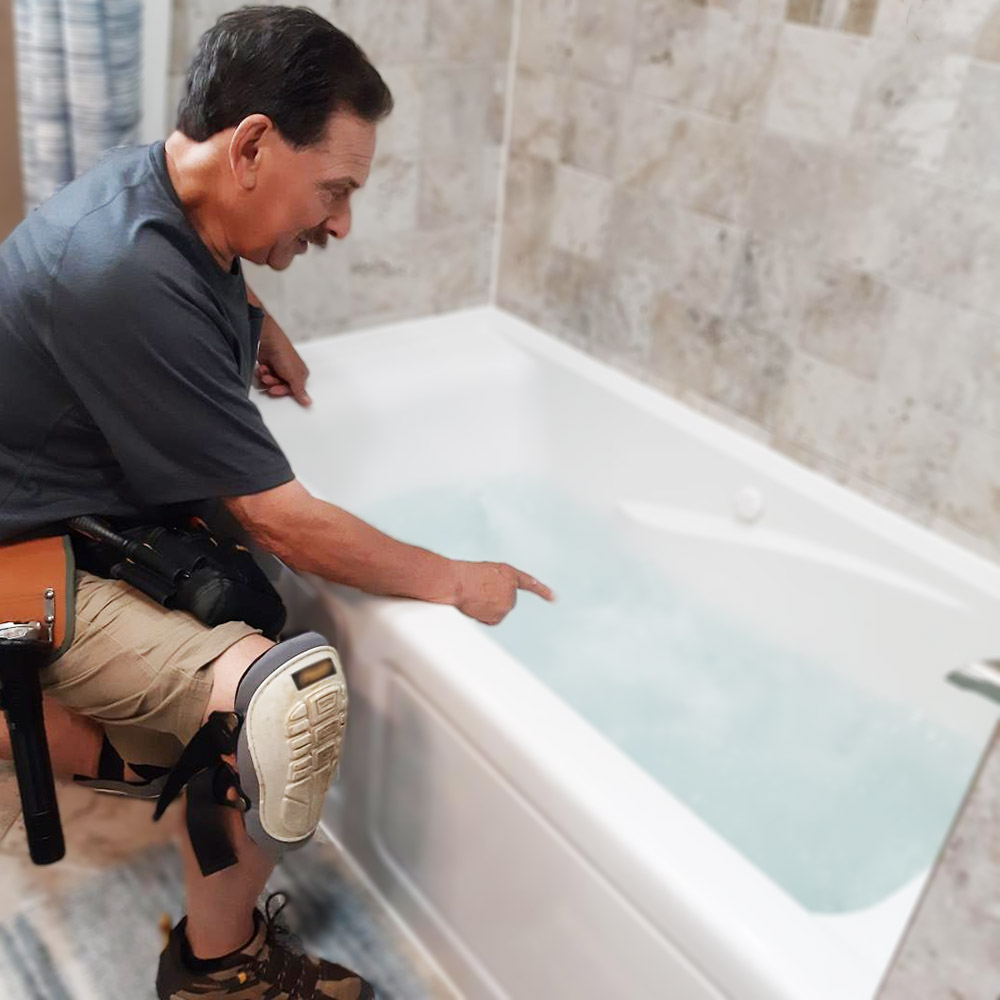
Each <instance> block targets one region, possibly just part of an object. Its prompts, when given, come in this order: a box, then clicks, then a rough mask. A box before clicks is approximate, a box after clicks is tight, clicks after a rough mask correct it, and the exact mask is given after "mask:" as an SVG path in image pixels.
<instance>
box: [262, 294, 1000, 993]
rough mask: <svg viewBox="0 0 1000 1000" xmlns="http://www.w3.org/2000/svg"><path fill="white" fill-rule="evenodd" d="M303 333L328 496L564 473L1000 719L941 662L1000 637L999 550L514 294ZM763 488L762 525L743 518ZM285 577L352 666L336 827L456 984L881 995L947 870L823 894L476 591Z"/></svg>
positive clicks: (802, 638)
mask: <svg viewBox="0 0 1000 1000" xmlns="http://www.w3.org/2000/svg"><path fill="white" fill-rule="evenodd" d="M303 354H304V356H305V359H306V361H307V363H308V364H309V366H310V368H311V370H312V380H311V392H312V396H313V399H314V401H315V402H314V404H313V407H312V409H311V410H310V411H308V412H306V411H302V410H301V409H299V408H298V407H296V406H295V405H294V404H292V403H290V402H288V401H273V400H264V401H263V402H262V410H263V412H264V415H265V418H266V420H267V423H268V425H269V426H270V427H271V429H272V430H273V432H274V434H275V435H276V437H277V439H278V440H279V442H280V443H281V445H282V446H283V447H284V448H285V450H286V452H287V454H288V455H289V458H290V459H291V461H292V464H293V467H294V468H295V470H296V472H297V474H298V476H299V477H300V478H301V479H302V480H303V482H304V483H305V484H306V485H307V486H308V487H309V488H310V489H311V490H312V491H313V492H314V493H315V494H316V495H318V496H320V497H322V498H324V499H326V500H329V501H331V502H333V503H336V504H338V505H341V506H343V507H345V508H347V509H348V510H352V511H361V510H362V509H363V508H364V507H366V506H368V505H369V504H371V503H372V502H373V501H376V500H381V499H383V498H385V497H389V496H393V495H401V494H406V493H409V492H410V491H413V490H417V489H420V488H422V487H430V486H439V485H441V484H448V483H463V482H475V481H479V480H482V479H484V478H487V477H493V476H496V475H506V474H509V475H521V474H524V475H531V476H533V477H536V478H541V479H547V480H549V481H552V482H554V483H556V484H558V485H559V486H560V487H561V488H563V489H566V490H569V491H572V492H574V493H576V494H577V495H582V496H585V497H587V498H588V500H589V501H591V502H594V503H598V504H600V505H602V506H604V507H606V508H607V510H608V511H610V512H614V513H615V516H618V517H620V518H624V519H625V520H626V521H627V522H628V523H629V524H631V525H632V530H634V531H635V532H637V533H639V535H640V536H641V538H642V540H643V545H644V547H645V549H646V551H647V552H648V553H649V554H650V555H651V557H652V558H654V559H657V560H660V561H661V562H662V564H663V565H664V566H669V568H670V570H671V573H672V575H673V576H674V577H675V578H677V577H678V575H680V577H681V579H682V580H683V581H684V585H685V586H686V587H688V588H690V590H691V591H692V592H693V593H703V594H705V595H706V597H710V598H711V600H712V601H713V602H715V603H717V604H720V605H722V606H724V607H728V608H730V609H731V610H732V611H733V613H734V614H736V615H739V616H741V617H743V618H746V617H749V618H752V619H753V620H754V621H755V622H757V623H758V624H759V626H760V628H761V629H762V630H764V631H766V632H768V633H773V634H775V635H776V636H780V638H781V640H782V641H783V642H785V643H790V644H793V645H795V646H796V647H801V648H802V649H804V650H806V651H816V650H817V649H818V650H820V651H822V652H823V653H824V654H826V655H827V656H828V657H829V658H830V659H831V660H832V661H833V662H835V663H836V664H837V668H838V669H842V670H844V671H846V672H848V673H849V674H850V675H851V679H852V680H853V681H854V682H856V683H857V684H858V685H859V686H861V687H862V688H865V689H867V690H870V691H871V692H872V693H873V695H875V696H878V697H888V698H891V699H896V700H899V701H902V702H903V703H905V704H906V705H908V706H911V707H912V708H913V709H914V710H916V711H920V712H923V713H925V714H926V715H927V716H929V717H931V718H933V719H935V720H936V721H937V722H939V723H940V724H941V725H942V726H944V727H948V728H950V729H953V730H956V731H959V732H961V733H964V734H967V735H968V736H969V737H970V738H971V739H973V740H976V741H978V745H982V744H983V743H984V742H985V740H986V737H987V735H988V732H989V730H990V727H991V725H992V723H993V721H994V713H993V712H992V711H991V710H990V708H989V707H988V706H987V705H986V704H985V703H982V702H980V701H978V700H977V699H975V698H972V697H970V696H968V695H964V694H962V693H959V692H956V691H954V690H952V689H951V688H949V687H948V686H947V685H946V684H945V683H944V681H943V676H944V674H945V673H946V672H947V670H948V669H949V668H951V667H952V666H954V665H956V664H957V663H958V662H961V661H963V660H964V659H967V658H970V657H978V656H983V655H987V654H992V655H995V654H996V653H997V652H998V649H997V638H998V636H997V632H998V629H997V626H996V608H997V604H996V601H997V598H998V597H1000V569H998V568H997V567H995V566H993V565H992V564H990V563H988V562H986V561H984V560H981V559H979V558H977V557H975V556H973V555H970V554H969V553H966V552H964V551H962V550H960V549H958V548H957V547H956V546H954V545H952V544H950V543H948V542H946V541H945V540H943V539H941V538H939V537H936V536H934V535H932V534H930V533H928V532H926V531H924V530H922V529H920V528H918V527H916V526H914V525H911V524H909V523H908V522H905V521H904V520H902V519H900V518H899V517H897V516H895V515H893V514H891V513H889V512H887V511H885V510H883V509H881V508H879V507H877V506H875V505H873V504H871V503H869V502H867V501H866V500H864V499H862V498H860V497H858V496H856V495H854V494H851V493H849V492H847V491H845V490H843V489H841V488H839V487H837V486H836V485H835V484H833V483H831V482H829V481H827V480H825V479H823V478H821V477H819V476H817V475H815V474H813V473H811V472H809V471H807V470H805V469H803V468H801V467H799V466H797V465H795V464H794V463H792V462H790V461H788V460H786V459H785V458H784V457H782V456H780V455H778V454H777V453H775V452H773V451H771V450H770V449H767V448H765V447H763V446H761V445H759V444H757V443H755V442H753V441H750V440H749V439H746V438H745V437H743V436H741V435H738V434H736V433H734V432H733V431H731V430H729V429H727V428H725V427H723V426H720V425H718V424H716V423H715V422H713V421H711V420H709V419H707V418H705V417H704V416H702V415H700V414H697V413H694V412H692V411H691V410H689V409H687V408H685V407H683V406H681V405H679V404H677V403H675V402H673V401H672V400H670V399H668V398H665V397H663V396H661V395H659V394H658V393H655V392H653V391H651V390H650V389H648V388H647V387H644V386H642V385H640V384H639V383H637V382H635V381H634V380H632V379H629V378H627V377H625V376H623V375H621V374H620V373H617V372H615V371H613V370H611V369H609V368H607V367H606V366H603V365H601V364H599V363H597V362H595V361H593V360H592V359H590V358H588V357H586V356H584V355H582V354H580V353H579V352H577V351H574V350H572V349H571V348H568V347H567V346H565V345H564V344H562V343H560V342H558V341H557V340H555V339H554V338H551V337H548V336H547V335H545V334H543V333H540V332H538V331H537V330H534V329H532V328H530V327H528V326H527V325H525V324H524V323H522V322H520V321H518V320H516V319H514V318H512V317H511V316H509V315H506V314H504V313H502V312H499V311H496V310H493V309H482V310H473V311H468V312H464V313H457V314H451V315H447V316H443V317H435V318H432V319H429V320H425V321H420V322H414V323H407V324H401V325H397V326H392V327H386V328H380V329H373V330H366V331H361V332H359V333H355V334H347V335H341V336H338V337H334V338H330V339H326V340H323V341H318V342H313V343H309V344H306V345H305V346H304V348H303ZM747 487H750V488H751V489H753V490H756V491H758V492H759V494H760V496H761V497H762V499H763V504H764V514H763V516H762V517H761V518H760V519H759V520H758V521H757V522H756V523H753V524H750V523H744V522H743V521H741V520H740V519H739V518H737V517H735V516H734V513H733V511H734V502H736V501H737V498H738V497H739V496H741V495H742V494H741V491H745V489H746V488H747ZM745 501H746V498H745V496H744V502H745ZM523 568H524V569H527V570H528V571H529V572H531V571H532V569H533V567H532V566H530V565H529V566H524V567H523ZM284 587H285V590H286V595H287V597H288V599H289V603H290V605H291V606H292V614H293V616H294V617H295V618H296V619H297V623H301V626H302V627H305V626H306V625H308V626H312V627H317V628H319V629H321V630H326V631H327V632H328V633H332V632H335V634H336V639H335V641H336V642H337V643H338V645H339V646H340V648H341V651H342V653H343V655H344V660H345V666H346V669H347V670H348V672H349V681H350V685H351V715H350V723H349V727H348V732H349V735H348V743H347V747H346V750H345V755H344V760H343V763H342V768H341V776H340V781H339V783H338V784H337V786H335V790H334V791H333V792H332V793H331V795H330V799H329V803H328V808H327V811H326V815H325V823H326V827H327V829H328V832H330V833H331V835H332V836H333V837H334V839H335V840H336V841H337V842H338V843H339V845H340V846H341V848H342V849H343V851H344V852H345V855H346V856H347V858H348V859H349V860H350V861H351V862H353V863H354V864H356V866H357V867H358V868H359V869H360V871H361V872H363V873H364V876H365V877H366V878H367V879H368V880H369V882H370V884H371V885H372V887H373V888H374V889H375V890H376V892H377V894H378V896H379V897H380V899H381V900H382V901H383V902H384V904H385V905H386V907H387V908H388V910H389V911H390V912H391V914H392V916H393V918H394V919H396V920H398V921H399V922H400V923H401V925H402V926H403V927H405V929H406V930H407V932H408V933H409V934H410V935H412V937H413V939H414V940H415V941H417V942H419V945H420V946H421V947H422V948H423V949H424V950H425V951H426V953H427V954H428V955H429V956H430V957H431V958H432V959H433V961H434V962H436V963H437V965H438V967H439V968H440V970H442V972H443V974H444V976H445V978H446V980H447V981H448V982H449V983H450V984H451V986H452V987H453V988H454V991H455V993H456V995H459V996H465V997H468V998H480V997H483V998H486V997H491V998H492V997H510V998H515V1000H534V998H539V1000H541V998H560V1000H561V998H567V1000H568V998H571V997H573V998H580V1000H583V998H595V1000H596V998H602V1000H603V998H606V997H609V996H616V997H617V996H620V997H626V996H636V997H640V996H642V997H664V998H670V1000H707V998H730V1000H870V998H871V997H872V996H873V995H874V994H875V992H876V990H877V985H878V982H879V980H880V977H881V976H882V974H883V973H884V971H885V968H886V967H887V964H888V962H889V960H890V957H891V954H892V952H893V950H894V948H895V946H896V944H897V942H898V940H899V938H900V935H901V933H902V931H903V929H904V925H905V923H906V920H907V918H908V916H909V913H910V911H911V909H912V906H913V904H914V903H915V901H916V898H917V896H918V894H919V892H920V889H921V887H922V883H923V881H924V877H925V875H926V872H923V873H920V874H918V875H917V876H916V877H915V878H914V879H913V880H912V881H911V882H910V884H909V885H907V886H904V887H902V888H900V890H899V891H898V892H896V893H895V894H894V895H891V896H890V897H889V898H887V899H886V900H884V901H883V902H882V903H880V904H878V905H876V906H874V907H871V908H868V909H866V910H864V911H862V912H857V913H853V914H839V915H836V916H828V915H826V916H825V915H822V914H816V913H811V912H809V911H807V910H806V909H805V908H804V907H803V906H801V905H799V904H798V903H797V902H796V901H795V900H794V899H792V898H791V897H790V896H789V895H788V894H786V892H784V891H783V890H782V889H781V888H780V887H779V886H778V885H777V884H776V883H775V882H773V881H772V880H771V879H769V878H768V877H767V876H766V875H764V874H763V873H762V872H761V871H759V870H758V869H757V868H755V867H754V866H753V865H752V864H750V863H749V862H748V861H747V860H746V859H745V858H744V856H743V855H742V854H740V853H739V852H738V851H737V850H736V849H734V848H733V847H732V846H731V845H730V844H729V843H727V842H726V841H725V840H724V839H722V837H720V836H719V835H718V834H717V833H716V832H714V831H713V830H712V829H711V828H710V827H709V826H708V825H707V824H706V823H704V822H703V821H702V820H701V819H699V818H698V817H697V816H696V815H694V813H692V812H691V811H690V810H689V809H687V808H686V807H685V806H683V805H682V804H681V803H680V802H679V801H678V800H677V799H676V798H675V797H674V796H672V795H671V794H670V792H669V791H667V790H666V789H665V788H664V787H662V786H661V785H660V784H658V783H657V782H655V781H654V780H653V779H652V778H650V777H649V776H648V775H647V774H646V773H645V772H644V771H643V770H642V769H641V768H640V767H639V766H638V765H636V764H635V763H633V761H632V760H630V759H629V758H628V757H627V756H625V754H624V753H622V752H621V751H619V750H618V749H617V748H616V747H615V746H613V745H612V744H611V743H610V742H609V741H608V740H607V739H605V738H604V737H603V736H602V735H601V733H600V732H598V731H597V729H596V728H594V727H593V726H591V725H590V724H589V723H587V722H586V721H584V720H583V719H582V718H581V717H580V716H579V715H577V714H576V713H575V712H574V711H573V710H571V709H570V708H569V707H568V706H567V705H566V704H565V703H564V702H563V701H561V700H560V699H559V698H558V697H557V696H556V695H555V694H554V693H552V691H550V689H549V688H547V687H546V686H544V685H543V684H542V683H541V682H540V681H539V680H537V679H536V678H535V676H533V675H532V674H531V673H530V672H529V671H528V670H526V669H525V668H524V667H522V666H521V665H520V664H519V663H517V662H516V661H515V660H514V659H512V658H511V657H510V656H509V655H508V654H507V653H506V652H505V651H504V650H503V649H501V648H500V647H499V646H498V645H497V644H496V643H494V642H493V641H492V640H491V638H490V637H489V633H488V632H487V631H486V630H484V629H482V628H481V627H479V626H477V625H475V624H474V623H472V622H470V621H469V620H468V619H465V618H464V617H463V616H462V615H460V614H459V613H458V612H457V611H456V610H454V609H452V608H445V607H438V606H431V605H426V604H422V603H418V602H413V601H403V600H387V599H375V598H371V597H368V596H365V595H361V594H359V593H357V592H354V591H349V590H346V589H344V588H339V587H335V586H332V585H329V584H324V583H322V582H321V581H318V580H315V579H312V578H305V579H300V578H297V577H295V578H293V577H291V576H289V578H288V579H287V580H286V581H285V583H284ZM818 598H819V599H818ZM521 600H522V601H528V600H536V598H533V597H531V596H530V595H526V596H523V597H522V598H521ZM517 613H518V609H515V610H514V612H513V614H517ZM918 777H919V776H918ZM970 777H971V774H970Z"/></svg>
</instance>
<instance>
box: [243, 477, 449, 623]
mask: <svg viewBox="0 0 1000 1000" xmlns="http://www.w3.org/2000/svg"><path fill="white" fill-rule="evenodd" d="M296 508H297V509H296V511H295V514H294V516H290V517H288V518H284V519H281V520H279V521H275V520H272V519H268V521H267V523H264V524H259V523H258V524H253V523H247V522H246V520H245V519H244V517H242V516H241V514H240V511H239V510H238V509H234V510H233V513H234V514H236V515H237V517H238V518H239V519H240V520H241V521H243V522H244V525H245V527H247V528H248V530H249V531H250V533H251V534H252V535H253V537H254V539H255V540H256V541H257V542H258V543H259V544H261V545H263V546H264V547H265V548H266V549H268V550H269V551H271V552H273V553H274V554H275V555H277V556H278V557H279V558H280V559H281V560H282V561H283V562H285V563H287V564H288V565H289V566H291V567H292V568H293V569H297V570H301V571H303V572H308V573H315V574H317V575H318V576H322V577H323V578H324V579H327V580H332V581H334V582H336V583H343V584H346V585H347V586H350V587H357V588H358V589H359V590H363V591H365V592H366V593H369V594H380V595H383V596H392V597H413V598H416V599H418V600H422V601H431V602H433V603H436V604H454V603H455V602H456V601H457V599H458V597H459V594H458V582H457V580H458V575H457V573H456V572H455V563H454V562H453V561H452V560H450V559H446V558H445V557H444V556H440V555H437V554H436V553H434V552H429V551H428V550H427V549H422V548H419V547H418V546H415V545H407V544H406V543H405V542H400V541H397V540H396V539H394V538H391V537H390V536H389V535H386V534H384V533H383V532H381V531H379V530H378V529H377V528H374V527H372V526H371V525H370V524H368V523H367V522H365V521H362V520H361V519H360V518H357V517H355V516H354V515H353V514H350V513H349V512H348V511H346V510H343V509H341V508H340V507H336V506H334V505H333V504H329V503H325V502H324V501H322V500H317V499H316V498H315V497H309V502H308V504H307V505H302V506H299V505H296Z"/></svg>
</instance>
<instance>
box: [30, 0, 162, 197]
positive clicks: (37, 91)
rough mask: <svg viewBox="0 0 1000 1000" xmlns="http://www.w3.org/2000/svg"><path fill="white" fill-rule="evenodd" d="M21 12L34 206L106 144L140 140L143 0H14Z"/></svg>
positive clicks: (105, 146) (78, 171)
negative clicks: (138, 132)
mask: <svg viewBox="0 0 1000 1000" xmlns="http://www.w3.org/2000/svg"><path fill="white" fill-rule="evenodd" d="M159 2H164V3H165V2H167V0H159ZM14 17H15V20H14V24H15V41H16V46H17V82H18V123H19V126H18V127H19V130H20V140H21V172H22V177H23V184H24V201H25V212H28V211H30V210H31V209H32V208H34V207H36V206H37V205H39V204H40V203H41V202H43V201H44V200H45V199H46V198H48V197H49V195H51V194H54V193H55V192H56V191H57V190H58V189H59V188H60V187H62V185H63V184H65V183H66V182H67V181H71V180H72V179H73V178H74V177H76V176H77V175H78V174H80V173H82V172H83V171H84V170H86V169H87V168H88V167H90V166H92V165H93V164H94V163H95V162H96V160H97V159H98V158H99V157H100V155H101V153H103V152H104V151H105V150H106V149H108V148H110V147H111V146H119V145H123V144H125V143H129V142H134V141H135V137H136V134H137V129H138V125H139V116H140V109H141V102H142V80H141V68H142V67H141V60H142V0H14Z"/></svg>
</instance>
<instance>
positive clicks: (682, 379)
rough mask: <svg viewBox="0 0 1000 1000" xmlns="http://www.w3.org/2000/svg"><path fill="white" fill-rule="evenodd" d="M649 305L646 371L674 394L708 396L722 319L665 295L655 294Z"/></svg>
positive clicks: (719, 339) (662, 293) (721, 334)
mask: <svg viewBox="0 0 1000 1000" xmlns="http://www.w3.org/2000/svg"><path fill="white" fill-rule="evenodd" d="M651 303H652V309H651V315H650V317H649V325H650V351H649V367H650V372H651V374H652V375H653V377H654V379H655V380H656V381H657V382H658V383H659V384H661V385H664V386H666V387H668V388H670V389H671V390H672V391H674V392H676V393H680V394H682V393H684V392H693V393H699V394H701V395H705V396H707V395H708V392H709V389H710V388H711V386H712V381H713V378H714V377H715V369H716V364H717V361H716V350H717V348H718V345H719V343H720V341H721V339H722V336H723V326H724V323H723V321H722V319H721V318H720V317H719V316H717V315H713V314H712V313H709V312H707V311H704V310H700V309H695V308H692V307H691V306H688V305H686V304H685V303H683V302H681V301H680V300H679V299H677V298H676V297H674V296H673V295H671V294H669V293H666V292H658V293H657V292H654V294H653V295H652V296H651Z"/></svg>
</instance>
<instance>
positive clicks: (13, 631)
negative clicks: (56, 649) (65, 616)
mask: <svg viewBox="0 0 1000 1000" xmlns="http://www.w3.org/2000/svg"><path fill="white" fill-rule="evenodd" d="M42 612H43V615H44V617H43V618H42V620H41V621H27V622H0V639H6V640H9V641H12V642H18V641H20V642H48V643H49V644H50V645H51V643H52V642H53V640H54V638H55V629H56V592H55V590H54V589H53V588H52V587H46V588H45V590H43V591H42Z"/></svg>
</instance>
